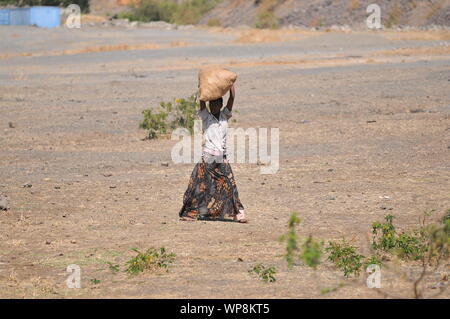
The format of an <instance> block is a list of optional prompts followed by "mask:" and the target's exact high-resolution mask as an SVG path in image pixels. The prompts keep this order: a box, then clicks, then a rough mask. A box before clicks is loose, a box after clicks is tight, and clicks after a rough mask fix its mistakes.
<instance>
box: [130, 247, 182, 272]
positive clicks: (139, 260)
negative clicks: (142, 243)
mask: <svg viewBox="0 0 450 319" xmlns="http://www.w3.org/2000/svg"><path fill="white" fill-rule="evenodd" d="M133 251H135V252H137V255H136V256H135V257H133V258H131V259H130V260H129V261H127V262H126V265H127V269H126V270H125V272H127V273H128V274H130V275H136V274H138V273H140V272H143V271H145V270H151V271H157V270H161V269H162V270H165V271H169V266H170V264H172V263H173V262H174V260H175V254H174V253H167V252H166V249H165V248H164V247H161V248H160V249H156V248H149V249H147V250H146V251H145V252H141V251H139V250H137V249H136V248H133Z"/></svg>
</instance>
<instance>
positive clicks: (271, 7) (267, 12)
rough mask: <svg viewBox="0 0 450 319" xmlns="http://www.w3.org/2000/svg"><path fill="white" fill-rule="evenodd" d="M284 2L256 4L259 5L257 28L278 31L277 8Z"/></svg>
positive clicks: (257, 2) (282, 0) (263, 0)
mask: <svg viewBox="0 0 450 319" xmlns="http://www.w3.org/2000/svg"><path fill="white" fill-rule="evenodd" d="M281 2H284V0H260V1H256V2H255V4H257V5H259V9H258V12H257V14H256V19H255V28H259V29H278V27H279V26H278V19H277V17H276V16H275V13H274V11H275V8H276V6H277V5H278V4H280V3H281Z"/></svg>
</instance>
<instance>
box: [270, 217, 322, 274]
mask: <svg viewBox="0 0 450 319" xmlns="http://www.w3.org/2000/svg"><path fill="white" fill-rule="evenodd" d="M299 224H300V219H299V218H298V216H297V212H292V213H291V216H290V218H289V222H288V231H287V233H286V234H284V235H281V236H280V237H279V241H280V242H286V254H285V255H284V257H285V259H286V261H287V264H288V267H289V268H292V267H293V266H294V264H295V262H296V260H297V259H299V260H301V261H302V262H303V263H304V264H305V265H307V266H309V267H312V268H314V269H315V268H316V267H317V266H318V265H319V264H320V258H321V257H322V250H323V249H322V248H323V242H319V241H317V240H315V239H314V238H313V237H312V236H311V235H310V236H309V237H308V238H307V239H306V240H305V241H304V242H303V244H302V245H301V248H300V247H299V244H298V241H299V239H298V236H297V229H296V228H297V226H298V225H299Z"/></svg>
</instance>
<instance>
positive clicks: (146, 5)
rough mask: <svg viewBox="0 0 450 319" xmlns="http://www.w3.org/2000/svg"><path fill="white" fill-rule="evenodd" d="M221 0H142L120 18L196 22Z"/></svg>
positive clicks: (177, 22) (145, 20) (144, 20)
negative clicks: (180, 0) (178, 0)
mask: <svg viewBox="0 0 450 319" xmlns="http://www.w3.org/2000/svg"><path fill="white" fill-rule="evenodd" d="M219 2H220V0H186V1H183V2H176V1H173V0H171V1H167V0H166V1H164V0H140V1H139V2H138V3H137V4H135V5H132V6H131V11H130V12H128V13H121V14H119V17H120V18H127V19H129V20H131V21H142V22H150V21H166V22H169V23H176V24H195V23H197V22H198V20H199V19H200V17H201V16H202V15H204V14H205V13H206V12H208V11H209V10H211V9H212V8H214V7H215V6H216V5H217V4H218V3H219Z"/></svg>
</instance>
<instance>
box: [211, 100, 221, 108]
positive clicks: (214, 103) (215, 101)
mask: <svg viewBox="0 0 450 319" xmlns="http://www.w3.org/2000/svg"><path fill="white" fill-rule="evenodd" d="M209 106H210V107H211V106H213V107H214V106H220V107H222V106H223V98H218V99H217V100H212V101H209Z"/></svg>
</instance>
